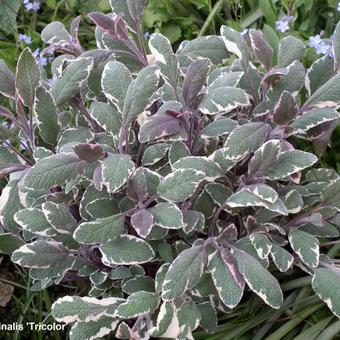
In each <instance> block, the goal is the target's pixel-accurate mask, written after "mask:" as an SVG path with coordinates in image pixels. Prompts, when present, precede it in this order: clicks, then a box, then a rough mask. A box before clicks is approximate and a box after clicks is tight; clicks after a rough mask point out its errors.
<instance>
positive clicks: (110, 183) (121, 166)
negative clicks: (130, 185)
mask: <svg viewBox="0 0 340 340" xmlns="http://www.w3.org/2000/svg"><path fill="white" fill-rule="evenodd" d="M134 170H135V164H134V163H133V162H132V160H131V157H130V156H129V155H123V154H109V156H108V157H107V158H105V159H104V160H103V162H102V177H103V183H104V185H105V186H106V187H107V190H108V191H109V192H116V191H118V190H119V189H120V188H121V187H122V186H123V185H124V184H125V183H126V182H127V181H128V179H129V177H130V176H131V174H132V173H133V171H134Z"/></svg>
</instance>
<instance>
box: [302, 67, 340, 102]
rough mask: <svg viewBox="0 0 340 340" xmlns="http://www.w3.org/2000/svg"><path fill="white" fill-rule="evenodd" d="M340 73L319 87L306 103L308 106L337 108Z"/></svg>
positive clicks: (339, 97)
mask: <svg viewBox="0 0 340 340" xmlns="http://www.w3.org/2000/svg"><path fill="white" fill-rule="evenodd" d="M339 93H340V73H338V74H336V75H335V76H333V77H332V78H330V79H329V80H328V81H327V82H326V83H325V84H323V85H322V86H321V87H319V88H318V89H317V90H316V91H315V92H314V93H313V94H312V95H311V96H310V97H309V98H308V100H307V101H306V103H305V105H309V106H312V105H313V106H316V105H318V106H320V107H324V106H337V105H338V103H339V100H340V95H339Z"/></svg>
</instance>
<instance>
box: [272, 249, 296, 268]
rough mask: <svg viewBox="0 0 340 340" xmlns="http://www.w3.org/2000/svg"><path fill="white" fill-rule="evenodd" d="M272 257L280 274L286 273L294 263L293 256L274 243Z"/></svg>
mask: <svg viewBox="0 0 340 340" xmlns="http://www.w3.org/2000/svg"><path fill="white" fill-rule="evenodd" d="M271 257H272V259H273V261H274V263H275V265H276V267H277V268H278V270H279V271H280V272H286V271H287V270H288V269H289V268H290V267H291V266H292V264H293V262H294V257H293V255H291V254H290V253H289V252H288V251H287V250H286V249H284V248H282V247H280V246H278V245H277V244H275V243H272V250H271Z"/></svg>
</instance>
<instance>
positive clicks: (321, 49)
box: [309, 34, 334, 58]
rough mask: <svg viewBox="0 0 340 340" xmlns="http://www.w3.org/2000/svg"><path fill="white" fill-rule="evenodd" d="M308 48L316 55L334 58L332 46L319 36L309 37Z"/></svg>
mask: <svg viewBox="0 0 340 340" xmlns="http://www.w3.org/2000/svg"><path fill="white" fill-rule="evenodd" d="M309 46H310V47H313V48H314V49H315V51H316V53H317V54H323V55H327V56H329V57H330V58H334V53H333V44H332V43H326V42H325V41H323V40H322V39H321V34H317V35H315V36H314V37H310V38H309Z"/></svg>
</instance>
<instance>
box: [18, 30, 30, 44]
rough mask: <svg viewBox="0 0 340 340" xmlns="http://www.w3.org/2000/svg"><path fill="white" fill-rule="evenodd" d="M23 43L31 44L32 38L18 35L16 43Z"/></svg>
mask: <svg viewBox="0 0 340 340" xmlns="http://www.w3.org/2000/svg"><path fill="white" fill-rule="evenodd" d="M22 41H24V42H25V43H26V44H27V45H30V44H32V38H31V37H30V36H29V35H26V34H22V33H19V35H18V43H20V42H22Z"/></svg>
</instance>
